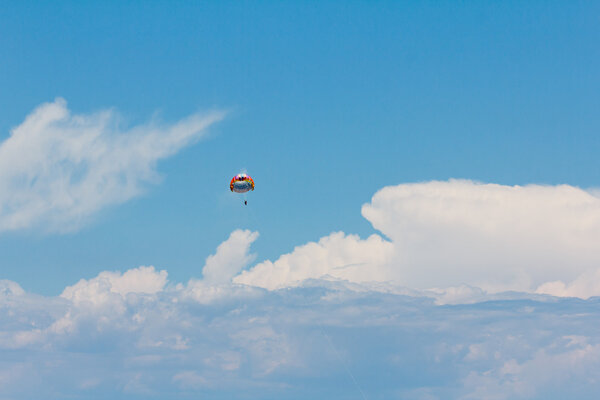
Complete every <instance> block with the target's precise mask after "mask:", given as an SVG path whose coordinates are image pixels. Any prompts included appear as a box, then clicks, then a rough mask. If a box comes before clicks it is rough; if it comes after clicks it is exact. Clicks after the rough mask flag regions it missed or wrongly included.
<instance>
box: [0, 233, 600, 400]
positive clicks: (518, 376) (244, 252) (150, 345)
mask: <svg viewBox="0 0 600 400" xmlns="http://www.w3.org/2000/svg"><path fill="white" fill-rule="evenodd" d="M257 236H258V234H257V233H256V232H250V231H242V230H238V231H234V232H233V233H232V234H231V235H230V237H229V238H228V239H227V240H226V241H225V242H223V243H222V244H221V245H220V246H219V247H218V249H217V251H216V252H215V254H214V255H212V256H210V257H208V258H207V261H206V265H205V268H204V272H205V279H191V280H190V281H189V282H188V283H187V284H168V281H167V272H166V271H165V270H157V269H155V268H153V267H139V268H134V269H131V270H128V271H125V272H123V273H121V272H109V271H104V272H101V273H100V274H98V276H96V277H94V278H92V279H87V280H81V281H79V282H77V283H76V284H74V285H72V286H69V287H67V288H65V290H64V291H63V293H62V294H61V295H60V296H57V297H42V296H36V295H33V294H30V293H27V292H25V291H23V289H22V288H20V287H19V285H17V284H16V283H14V282H10V281H2V282H0V397H2V398H14V399H26V398H39V397H44V398H64V397H65V396H66V397H70V398H87V397H89V395H90V390H93V393H94V395H95V396H101V397H103V398H114V399H121V398H122V399H125V398H130V397H131V395H132V394H133V395H135V394H139V395H142V396H144V397H148V396H154V397H160V398H163V397H169V396H171V397H173V396H174V397H181V396H192V397H197V396H198V395H202V396H203V397H206V398H214V397H229V398H231V397H235V395H236V394H238V393H240V392H243V393H246V394H247V395H248V396H249V397H255V398H259V397H260V398H265V399H285V398H298V397H302V398H317V397H320V396H322V395H323V394H324V393H326V394H327V397H328V398H331V399H343V398H351V397H357V398H359V397H360V396H361V395H360V393H359V391H358V389H357V385H358V386H360V388H361V389H360V390H362V391H363V392H364V393H365V395H366V396H367V397H368V398H402V399H404V398H406V399H409V398H424V399H436V398H437V399H442V398H443V399H461V398H464V399H469V398H481V399H493V398H497V399H509V398H528V399H545V400H547V399H560V398H566V397H568V396H567V395H568V394H575V395H574V396H573V397H574V398H580V399H586V398H589V399H592V398H595V397H594V396H596V394H597V392H598V390H600V380H599V379H598V376H600V351H599V349H600V335H599V334H598V329H597V320H598V317H600V315H599V311H598V307H597V304H596V303H597V300H594V299H590V300H574V299H560V298H555V297H550V296H547V295H536V294H519V293H509V294H495V295H490V294H488V293H486V292H485V291H483V290H481V289H478V288H473V287H467V286H461V287H453V288H446V289H435V290H428V291H420V290H415V289H410V288H403V287H400V286H398V285H395V284H393V283H387V282H377V281H371V282H360V283H357V282H351V281H350V280H349V279H345V280H340V278H336V277H332V276H329V275H326V276H324V277H323V279H308V280H304V281H302V282H301V283H298V280H299V279H296V278H295V279H293V280H290V282H293V285H294V286H293V287H285V288H282V289H279V290H265V289H259V288H256V287H251V286H246V285H243V284H240V283H233V282H229V281H228V279H231V276H233V275H234V274H235V273H236V272H237V271H239V270H240V269H241V268H243V267H244V266H246V265H247V264H248V263H249V262H250V260H251V259H252V257H253V256H252V255H251V253H250V245H251V243H252V242H253V241H254V240H256V238H257ZM315 245H316V246H319V247H318V248H316V250H315V249H312V247H314V246H305V247H300V248H298V249H297V250H296V251H299V252H301V253H302V252H303V251H306V252H307V253H306V257H307V258H306V260H307V262H313V261H315V260H316V261H317V262H318V268H316V269H314V270H311V271H316V272H314V274H317V275H320V274H322V270H321V269H319V268H325V267H326V265H328V263H334V264H336V265H337V263H338V262H346V261H347V259H346V258H345V257H346V256H347V255H350V256H349V258H353V259H356V258H359V257H360V256H362V254H364V253H366V254H370V253H369V252H368V251H363V250H365V249H367V250H370V251H374V250H372V249H373V248H374V249H377V250H380V251H381V254H380V256H381V257H382V258H381V260H382V261H381V262H380V263H379V264H377V263H373V261H372V260H371V259H368V260H367V261H368V262H369V263H370V264H367V265H369V266H371V267H372V266H378V265H384V264H385V262H387V260H389V258H390V257H392V255H393V253H389V251H390V250H389V246H391V244H390V243H389V242H386V241H384V240H383V239H381V238H380V237H379V236H376V235H375V236H373V237H371V238H370V239H368V240H360V239H359V238H358V237H355V236H347V235H343V234H333V235H331V236H330V237H328V238H327V240H323V241H321V242H320V243H318V244H315ZM371 246H372V247H371ZM332 249H336V251H333V250H332ZM309 250H310V251H309ZM352 251H355V253H352ZM361 251H362V252H361ZM315 252H316V253H317V255H318V257H314V256H313V254H314V253H315ZM329 252H332V254H333V255H335V257H334V256H332V255H330V254H329ZM353 254H354V255H353ZM311 257H312V258H311ZM292 261H293V260H292ZM287 265H288V266H289V267H290V273H293V272H294V271H293V268H300V267H301V264H299V263H297V262H296V261H294V262H290V263H289V264H287ZM221 266H222V268H221ZM380 268H383V267H380ZM342 270H343V269H342ZM237 276H238V277H241V276H248V275H237ZM347 278H351V279H353V278H352V276H351V275H350V276H348V277H347ZM300 279H302V278H300ZM465 302H466V303H468V304H465ZM447 303H458V304H459V305H447ZM439 304H446V305H439ZM564 321H568V323H565V322H564ZM25 372H26V373H25ZM350 374H351V375H352V376H353V377H354V379H355V380H356V382H357V385H355V384H353V383H352V378H351V377H350ZM32 377H33V378H32ZM34 378H35V379H34ZM565 396H566V397H565Z"/></svg>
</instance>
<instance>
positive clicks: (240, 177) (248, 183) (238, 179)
mask: <svg viewBox="0 0 600 400" xmlns="http://www.w3.org/2000/svg"><path fill="white" fill-rule="evenodd" d="M229 190H231V191H232V192H236V193H246V192H248V191H250V190H254V180H253V179H252V178H251V177H250V176H249V175H247V174H237V175H236V176H234V177H233V178H232V179H231V182H230V183H229Z"/></svg>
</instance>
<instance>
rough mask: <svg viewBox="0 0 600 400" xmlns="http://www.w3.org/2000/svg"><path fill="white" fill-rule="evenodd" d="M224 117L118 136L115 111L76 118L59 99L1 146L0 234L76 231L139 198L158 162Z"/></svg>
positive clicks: (149, 126)
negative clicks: (33, 230) (104, 210)
mask: <svg viewBox="0 0 600 400" xmlns="http://www.w3.org/2000/svg"><path fill="white" fill-rule="evenodd" d="M223 117H224V114H223V113H222V112H212V113H207V114H194V115H191V116H189V117H187V118H185V119H182V120H180V121H178V122H176V123H173V124H161V123H158V122H156V121H151V122H148V123H145V124H140V125H137V126H133V127H129V128H127V129H121V128H120V120H119V116H118V114H117V113H116V112H115V111H113V110H104V111H100V112H96V113H91V114H73V113H71V112H70V111H69V110H68V108H67V105H66V102H65V101H64V100H63V99H60V98H58V99H56V100H55V101H54V102H51V103H45V104H42V105H41V106H39V107H38V108H37V109H35V110H34V111H33V112H32V113H31V114H30V115H28V116H27V118H26V119H25V121H23V123H21V124H20V125H19V126H17V127H16V128H14V129H13V130H12V132H11V135H10V137H9V138H7V139H6V140H5V141H4V142H2V143H1V144H0V231H6V230H15V229H24V228H30V227H32V226H42V227H43V228H44V229H47V230H52V231H68V230H73V229H76V228H78V227H79V226H80V225H81V224H82V223H83V222H85V221H86V220H87V219H88V218H89V217H90V216H92V215H93V214H94V213H96V212H98V211H99V210H101V209H102V208H104V207H106V206H110V205H114V204H119V203H123V202H125V201H127V200H129V199H131V198H133V197H135V196H138V195H139V194H140V193H142V192H143V190H144V185H145V184H147V183H152V182H156V181H157V179H158V175H157V173H156V170H155V167H156V163H157V161H159V160H161V159H164V158H166V157H169V156H171V155H173V154H175V153H176V152H177V151H179V150H180V149H181V148H183V147H185V146H187V145H189V144H191V143H193V142H194V141H196V140H198V139H199V138H200V137H202V135H203V134H204V133H205V132H206V129H207V128H208V127H209V126H210V125H211V124H213V123H215V122H217V121H219V120H221V119H222V118H223Z"/></svg>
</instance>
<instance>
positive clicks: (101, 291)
mask: <svg viewBox="0 0 600 400" xmlns="http://www.w3.org/2000/svg"><path fill="white" fill-rule="evenodd" d="M166 283H167V271H165V270H162V271H158V272H157V271H155V270H154V267H152V266H150V267H143V266H142V267H138V268H135V269H130V270H128V271H126V272H125V273H124V274H121V273H120V272H118V271H114V272H112V271H103V272H101V273H100V274H99V275H98V276H97V277H95V278H93V279H90V280H89V281H88V280H85V279H81V280H80V281H79V282H77V283H76V284H75V285H73V286H68V287H67V288H65V290H64V291H63V292H62V294H61V297H63V298H65V299H69V300H71V301H72V302H73V303H75V304H78V303H80V302H84V301H85V302H90V303H92V304H95V305H98V304H102V303H105V302H106V301H108V298H109V297H110V296H112V295H114V294H118V295H120V296H126V295H127V294H129V293H144V294H154V293H157V292H160V291H161V290H163V288H164V287H165V285H166Z"/></svg>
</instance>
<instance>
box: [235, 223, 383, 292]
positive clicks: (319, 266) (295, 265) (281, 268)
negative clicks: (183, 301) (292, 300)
mask: <svg viewBox="0 0 600 400" xmlns="http://www.w3.org/2000/svg"><path fill="white" fill-rule="evenodd" d="M393 250H394V249H393V246H392V244H391V243H389V242H387V241H385V240H384V239H382V238H381V237H380V236H379V235H371V236H370V237H368V238H367V239H365V240H361V239H360V238H359V237H358V236H357V235H345V234H344V233H343V232H336V233H332V234H331V235H329V236H326V237H324V238H321V239H320V240H319V241H318V242H316V243H315V242H311V243H308V244H306V245H303V246H299V247H296V248H295V249H294V251H293V252H292V253H291V254H285V255H283V256H281V257H280V258H279V259H278V260H276V261H275V262H271V261H265V262H262V263H260V264H258V265H256V266H254V267H253V268H252V269H251V270H250V271H244V272H242V273H241V274H240V275H239V276H237V277H235V279H234V282H236V283H243V284H247V285H254V286H260V287H264V288H267V289H278V288H282V287H286V286H295V285H298V284H299V283H300V282H302V281H304V280H306V279H309V278H324V277H327V276H331V277H335V278H339V279H346V280H349V281H352V282H363V281H373V280H379V281H382V280H386V278H387V276H386V272H385V268H386V266H387V264H388V263H389V262H390V261H391V259H392V255H393Z"/></svg>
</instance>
